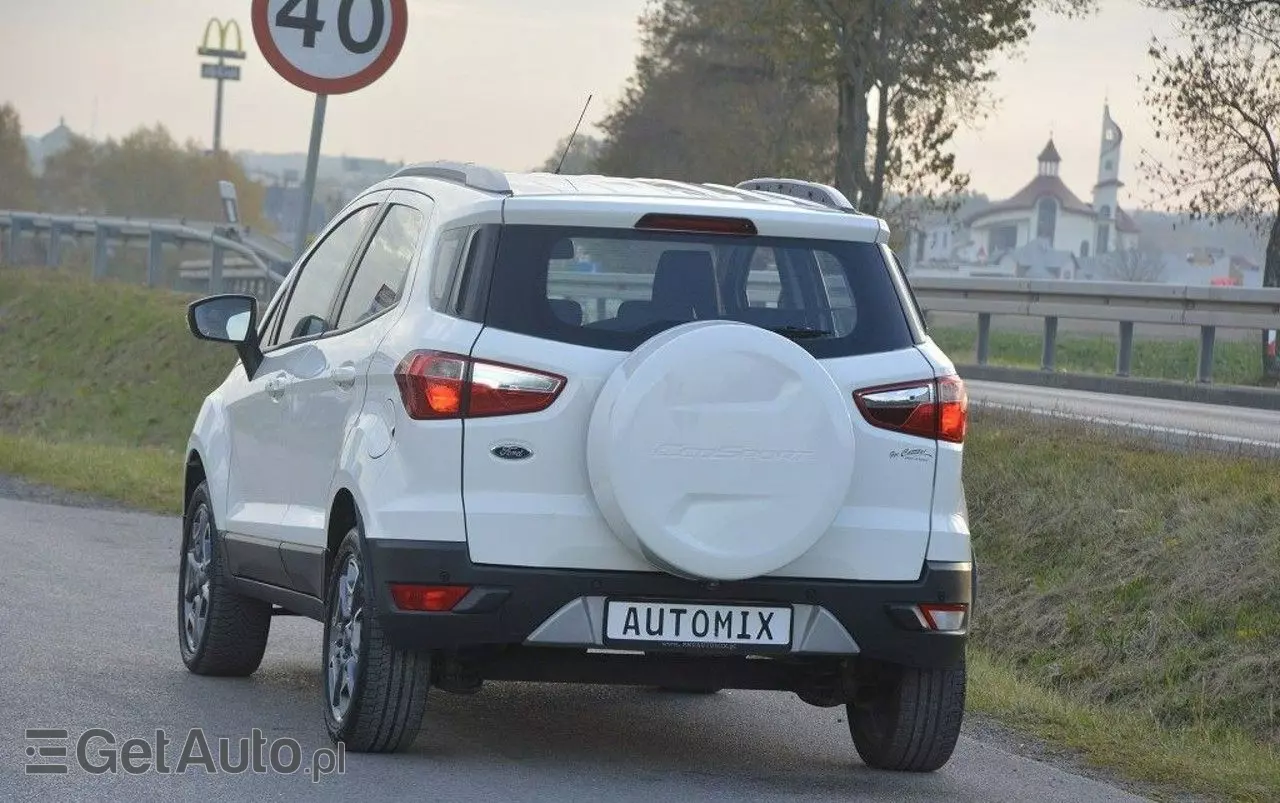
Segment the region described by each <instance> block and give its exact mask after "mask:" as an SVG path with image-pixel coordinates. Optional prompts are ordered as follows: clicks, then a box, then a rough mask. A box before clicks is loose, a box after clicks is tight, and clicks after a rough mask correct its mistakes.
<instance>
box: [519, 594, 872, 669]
mask: <svg viewBox="0 0 1280 803" xmlns="http://www.w3.org/2000/svg"><path fill="white" fill-rule="evenodd" d="M604 603H605V598H604V597H599V596H590V597H579V598H577V599H575V600H573V601H572V602H569V603H567V604H566V605H565V606H564V607H562V608H560V610H558V611H556V612H555V613H553V614H552V615H551V616H550V617H548V618H547V620H546V621H544V622H543V623H542V624H540V625H538V628H537V629H536V630H534V631H533V632H532V633H530V634H529V637H528V638H527V639H525V644H528V645H529V646H534V647H603V646H605V644H604ZM791 632H792V639H791V652H793V653H818V654H823V655H857V654H858V653H859V652H860V651H861V650H859V648H858V642H856V641H854V640H853V636H851V635H849V631H848V630H846V629H845V627H844V625H842V624H840V621H839V620H838V619H836V618H835V617H834V616H832V615H831V612H830V611H828V610H827V609H826V608H823V607H821V606H818V605H805V604H799V605H792V606H791Z"/></svg>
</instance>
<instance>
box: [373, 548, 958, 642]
mask: <svg viewBox="0 0 1280 803" xmlns="http://www.w3.org/2000/svg"><path fill="white" fill-rule="evenodd" d="M366 549H367V552H368V555H367V560H366V565H367V566H369V567H370V569H371V574H372V577H371V580H372V583H373V587H374V589H375V606H376V610H377V615H378V618H379V621H380V623H381V625H382V627H383V630H384V631H385V632H386V634H387V636H388V638H389V639H390V640H391V641H392V642H394V643H395V644H397V645H398V646H401V647H404V648H413V649H445V650H449V649H457V648H463V647H473V646H483V645H521V644H527V645H530V646H559V647H598V646H602V643H603V642H602V634H601V632H600V629H601V626H600V621H601V619H600V616H599V615H597V614H596V612H598V611H600V610H602V609H603V602H604V600H605V599H607V598H610V597H613V598H627V599H654V600H671V601H680V602H686V601H687V602H739V603H749V604H768V603H782V604H789V605H791V606H793V610H794V611H795V614H794V624H793V646H792V650H793V652H794V653H795V654H817V655H821V654H826V655H832V654H844V655H850V654H861V655H864V656H867V657H871V658H876V659H880V660H884V661H890V662H893V663H900V664H906V665H910V666H918V667H944V666H954V665H955V664H957V663H959V662H960V661H962V660H963V656H964V647H965V640H966V636H967V634H966V632H964V631H961V632H959V633H939V632H934V631H928V630H924V629H922V628H921V626H920V625H919V623H918V622H917V621H916V619H915V617H913V616H906V615H904V614H903V612H902V609H903V606H909V605H911V604H914V603H919V602H951V603H969V602H971V600H970V594H971V590H972V586H971V582H970V577H971V573H972V568H971V564H969V563H928V564H925V566H924V567H923V570H922V572H921V575H920V577H919V578H918V579H917V580H915V581H912V582H906V583H877V582H854V581H832V580H805V579H792V578H760V579H753V580H748V581H741V582H720V583H713V582H708V581H694V580H686V579H682V578H679V577H674V576H671V575H668V574H663V573H658V572H653V573H648V572H604V571H581V570H562V569H540V568H524V567H512V566H490V565H479V564H474V563H472V562H471V560H470V558H469V556H468V553H467V547H466V544H457V543H441V542H423V541H400V540H386V539H369V540H368V541H366ZM391 583H423V584H441V585H445V584H447V585H464V586H470V587H471V591H470V592H469V593H468V594H467V595H466V596H465V597H463V598H462V600H461V601H460V602H459V603H458V604H457V605H456V606H455V608H454V609H453V610H452V611H450V612H448V613H423V612H407V611H401V610H398V609H397V608H396V606H395V604H394V603H393V601H392V599H391V592H390V584H391ZM833 622H834V623H837V624H835V626H834V627H833V626H832V625H833ZM841 631H843V633H844V634H846V635H847V637H848V638H847V639H846V640H845V641H842V640H841V638H840V634H841ZM845 644H849V646H848V647H845V646H843V645H845Z"/></svg>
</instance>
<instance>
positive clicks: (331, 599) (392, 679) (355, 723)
mask: <svg viewBox="0 0 1280 803" xmlns="http://www.w3.org/2000/svg"><path fill="white" fill-rule="evenodd" d="M361 555H362V553H361V550H360V531H359V529H357V528H354V527H353V528H352V529H351V531H350V532H348V533H347V537H346V538H345V539H343V541H342V545H341V546H340V547H339V548H338V554H337V555H336V556H335V558H334V561H333V570H332V572H331V573H330V576H329V587H328V592H327V593H326V597H325V627H324V661H323V667H322V683H323V686H324V721H325V726H326V727H327V729H328V731H329V736H330V737H331V738H332V739H333V740H334V741H335V742H343V743H344V744H345V745H346V748H347V749H348V750H351V751H353V752H356V753H390V752H395V751H397V750H402V749H405V748H407V747H409V746H410V745H412V744H413V740H414V739H415V738H416V737H417V735H418V730H419V728H420V727H421V725H422V715H423V712H424V711H425V710H426V705H427V690H428V689H429V688H430V685H431V659H430V657H429V656H427V655H424V654H419V653H416V652H411V651H408V650H399V649H396V648H395V647H393V646H392V645H391V644H390V643H388V641H387V639H386V636H385V635H384V634H383V632H382V627H381V626H380V625H379V624H378V619H377V617H376V616H375V615H374V609H373V605H372V599H373V588H372V586H371V584H370V580H369V572H368V571H367V567H366V566H365V564H364V560H363V558H362V557H361Z"/></svg>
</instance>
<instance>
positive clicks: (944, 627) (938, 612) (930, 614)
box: [916, 602, 969, 633]
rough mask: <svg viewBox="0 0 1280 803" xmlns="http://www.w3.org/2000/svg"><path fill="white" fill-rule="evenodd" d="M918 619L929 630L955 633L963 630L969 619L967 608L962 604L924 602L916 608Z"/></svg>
mask: <svg viewBox="0 0 1280 803" xmlns="http://www.w3.org/2000/svg"><path fill="white" fill-rule="evenodd" d="M916 609H917V610H919V611H920V619H921V620H922V621H923V622H924V625H925V627H926V628H927V629H929V630H940V631H942V632H944V633H955V632H958V631H960V630H963V629H964V626H965V623H966V622H967V621H968V619H969V606H968V605H965V604H964V603H945V602H926V603H922V604H920V605H917V606H916Z"/></svg>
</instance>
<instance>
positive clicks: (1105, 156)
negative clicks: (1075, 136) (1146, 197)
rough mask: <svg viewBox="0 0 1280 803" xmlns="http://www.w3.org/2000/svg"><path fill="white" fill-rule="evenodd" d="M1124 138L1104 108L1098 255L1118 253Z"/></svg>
mask: <svg viewBox="0 0 1280 803" xmlns="http://www.w3.org/2000/svg"><path fill="white" fill-rule="evenodd" d="M1122 139H1124V134H1123V133H1121V131H1120V126H1118V125H1116V122H1115V120H1112V119H1111V107H1110V106H1109V105H1103V107H1102V147H1101V149H1100V151H1099V153H1098V183H1097V184H1095V185H1094V187H1093V209H1094V211H1095V212H1097V213H1098V231H1097V235H1096V237H1095V240H1094V253H1095V254H1105V253H1107V252H1108V251H1113V250H1115V249H1116V205H1117V203H1118V201H1119V197H1120V188H1121V187H1123V186H1124V183H1123V182H1121V181H1120V141H1121V140H1122Z"/></svg>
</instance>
